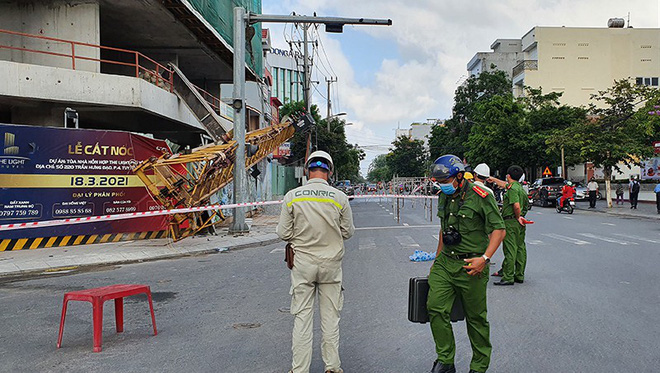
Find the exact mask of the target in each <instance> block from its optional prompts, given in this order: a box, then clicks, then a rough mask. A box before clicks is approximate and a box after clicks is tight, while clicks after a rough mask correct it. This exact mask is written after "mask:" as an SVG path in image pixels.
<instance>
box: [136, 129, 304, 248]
mask: <svg viewBox="0 0 660 373" xmlns="http://www.w3.org/2000/svg"><path fill="white" fill-rule="evenodd" d="M307 122H308V121H307V120H306V119H305V118H303V120H301V121H299V122H298V121H296V122H294V121H291V120H286V121H285V122H283V123H281V124H277V125H273V126H270V127H267V128H263V129H259V130H256V131H252V132H249V133H247V134H246V136H245V144H246V147H247V149H248V151H247V153H248V154H247V155H246V160H245V166H246V169H249V168H250V167H252V166H254V165H255V164H257V163H258V162H259V161H261V160H262V159H264V158H266V156H268V155H269V154H271V153H273V151H275V149H276V148H277V147H279V146H280V145H281V144H282V143H284V142H286V141H287V140H289V139H290V138H291V137H293V135H294V133H295V132H296V130H303V129H305V128H306V127H307V125H308V124H309V123H307ZM236 147H237V143H236V141H234V140H231V141H228V142H226V143H223V144H209V145H206V146H202V147H199V148H195V149H193V150H192V151H191V152H190V153H187V154H174V155H170V154H167V155H163V156H161V157H160V158H156V157H152V158H150V159H148V160H145V161H144V162H142V163H141V164H140V165H139V166H138V167H136V168H135V169H134V170H133V172H134V173H135V174H136V175H137V176H138V177H139V178H140V179H141V180H142V182H143V183H144V185H145V186H146V188H147V189H148V190H149V192H150V193H151V195H152V196H153V198H154V199H156V200H157V201H158V202H160V203H161V204H162V205H163V207H164V208H166V209H173V208H182V207H195V206H203V205H207V204H209V201H210V198H211V196H212V195H213V194H215V193H216V192H218V191H219V190H220V189H221V188H223V187H224V186H226V185H227V184H229V183H230V182H231V181H232V179H233V169H234V160H235V157H236V155H235V153H236ZM216 216H217V217H220V218H221V219H223V220H224V216H223V215H222V212H221V211H219V210H218V211H215V212H214V213H212V214H208V213H200V212H189V213H185V214H174V215H172V219H171V221H170V233H171V235H172V237H173V239H174V240H180V239H182V238H185V237H187V236H190V235H194V234H196V233H197V232H199V231H200V230H202V229H204V228H206V227H208V226H209V225H212V224H213V221H214V218H215V217H216Z"/></svg>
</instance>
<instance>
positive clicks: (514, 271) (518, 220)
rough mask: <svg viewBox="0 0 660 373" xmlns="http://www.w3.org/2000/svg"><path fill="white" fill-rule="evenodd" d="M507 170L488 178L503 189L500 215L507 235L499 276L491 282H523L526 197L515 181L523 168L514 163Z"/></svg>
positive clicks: (525, 264) (527, 205)
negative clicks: (502, 176)
mask: <svg viewBox="0 0 660 373" xmlns="http://www.w3.org/2000/svg"><path fill="white" fill-rule="evenodd" d="M506 173H507V175H506V181H503V180H499V179H493V178H491V181H493V182H494V183H496V184H497V185H498V186H500V187H502V188H504V189H505V190H506V193H504V197H503V198H502V218H503V219H504V226H505V228H506V237H504V242H503V243H502V247H503V250H504V261H503V262H502V269H501V270H500V271H499V274H500V275H501V276H502V279H501V280H500V281H498V282H495V283H494V284H495V285H498V286H506V285H513V284H514V283H519V284H522V283H523V282H524V281H525V267H526V266H527V247H526V245H525V219H524V217H525V215H526V214H527V211H528V210H529V199H528V198H527V195H526V194H525V191H524V190H523V189H522V186H521V185H520V183H519V182H518V180H519V179H520V176H521V175H522V173H523V169H522V168H521V167H520V166H515V165H514V166H511V167H509V169H508V170H507V171H506Z"/></svg>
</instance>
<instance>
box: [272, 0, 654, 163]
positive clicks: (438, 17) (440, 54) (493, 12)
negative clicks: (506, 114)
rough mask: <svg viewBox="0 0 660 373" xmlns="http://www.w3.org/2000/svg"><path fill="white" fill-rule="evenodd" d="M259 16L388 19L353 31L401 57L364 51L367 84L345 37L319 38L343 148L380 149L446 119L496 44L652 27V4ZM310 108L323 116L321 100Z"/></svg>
mask: <svg viewBox="0 0 660 373" xmlns="http://www.w3.org/2000/svg"><path fill="white" fill-rule="evenodd" d="M263 10H264V13H275V14H289V13H290V12H292V11H295V12H296V13H297V14H308V15H311V14H313V13H314V12H316V13H317V14H318V15H334V16H346V17H364V18H391V19H392V20H393V26H391V27H382V26H355V27H353V30H355V32H361V33H365V34H367V35H369V36H370V37H371V38H374V39H385V40H388V41H390V42H393V43H395V45H396V47H397V48H398V51H399V53H398V58H396V59H393V58H392V57H391V56H390V55H388V54H386V53H384V51H382V50H378V48H370V47H369V46H368V45H366V46H363V48H364V53H365V54H367V53H368V54H370V55H374V54H375V55H382V56H383V57H382V60H381V61H382V62H381V63H380V65H378V66H369V67H368V69H367V71H371V74H373V79H371V80H369V84H368V85H361V84H359V83H358V82H357V81H356V79H355V70H356V68H355V67H358V66H360V64H361V63H363V62H362V61H361V60H360V59H354V60H349V59H348V58H347V56H346V54H345V53H344V52H343V51H342V45H344V44H346V43H351V42H352V41H351V40H350V38H346V37H345V35H338V36H334V35H329V34H325V33H323V32H322V31H321V32H320V34H319V36H320V38H321V40H322V42H323V45H324V47H325V50H326V52H327V55H328V57H329V59H330V61H331V64H332V69H333V70H334V71H335V73H336V75H337V76H338V77H339V82H338V83H337V84H336V88H337V89H338V92H339V101H340V102H341V110H342V111H345V112H347V113H348V114H349V115H348V116H347V120H348V121H349V122H353V123H355V124H354V125H353V126H349V127H347V129H346V131H347V135H348V137H349V141H350V142H352V143H365V144H380V145H384V144H388V143H389V142H391V141H392V140H393V137H394V131H393V129H394V128H396V127H397V123H398V122H400V123H401V125H402V127H407V126H408V125H409V124H410V123H412V122H419V121H425V120H426V119H427V118H447V117H449V116H450V114H451V107H452V104H453V94H454V91H455V89H456V87H457V83H458V82H459V81H460V80H461V77H463V76H465V74H466V64H467V62H468V61H469V60H470V58H472V56H473V55H474V54H475V53H476V52H480V51H488V50H489V46H490V44H491V43H492V42H493V41H494V40H495V39H497V38H520V37H522V35H524V34H525V33H526V32H527V31H529V30H530V29H531V28H533V27H534V26H567V27H606V25H607V20H608V19H609V18H612V17H622V18H625V17H627V14H628V12H630V13H631V23H632V25H633V26H635V27H658V4H657V2H649V1H646V0H629V1H625V2H622V1H620V0H558V1H550V0H499V1H489V0H474V1H471V2H465V1H459V0H452V1H449V0H444V1H443V0H416V1H404V0H360V1H355V0H304V1H303V0H284V1H280V0H265V1H264V2H263ZM268 27H270V28H271V29H274V30H279V31H276V32H274V33H273V34H272V35H273V36H272V37H273V39H274V42H275V44H276V45H277V44H278V43H279V44H280V45H282V44H283V40H282V38H281V35H282V32H281V30H282V29H281V26H270V25H269V26H268ZM346 27H351V26H346ZM322 29H323V28H321V29H320V30H322ZM370 60H373V59H370ZM360 67H361V68H360V71H364V69H365V67H364V66H360ZM322 91H325V90H322ZM314 102H315V103H317V104H319V107H320V108H322V109H323V110H322V112H324V108H325V101H324V99H323V98H321V97H320V95H318V94H317V95H315V98H314ZM383 149H385V148H383ZM385 151H386V150H381V151H380V152H385ZM375 155H377V151H373V150H369V152H368V157H367V159H366V160H365V161H363V164H362V167H361V168H362V170H363V172H364V173H365V174H366V170H367V168H368V166H369V162H370V161H371V160H372V159H373V158H374V157H375Z"/></svg>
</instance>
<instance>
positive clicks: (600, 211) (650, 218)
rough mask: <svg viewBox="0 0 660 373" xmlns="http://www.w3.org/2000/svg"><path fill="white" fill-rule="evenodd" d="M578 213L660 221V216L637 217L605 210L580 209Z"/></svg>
mask: <svg viewBox="0 0 660 373" xmlns="http://www.w3.org/2000/svg"><path fill="white" fill-rule="evenodd" d="M578 211H584V212H588V213H598V214H607V215H614V216H621V217H624V218H636V219H646V220H660V215H658V216H653V215H635V214H628V213H625V212H614V211H605V210H587V209H579V210H578Z"/></svg>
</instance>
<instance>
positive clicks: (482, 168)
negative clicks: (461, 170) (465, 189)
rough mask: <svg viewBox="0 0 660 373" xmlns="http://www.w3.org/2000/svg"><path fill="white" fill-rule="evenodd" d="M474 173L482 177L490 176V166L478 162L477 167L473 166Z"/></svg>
mask: <svg viewBox="0 0 660 373" xmlns="http://www.w3.org/2000/svg"><path fill="white" fill-rule="evenodd" d="M474 173H475V174H477V175H479V176H481V177H483V178H489V177H490V167H488V165H487V164H485V163H479V164H478V165H477V167H475V168H474Z"/></svg>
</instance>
